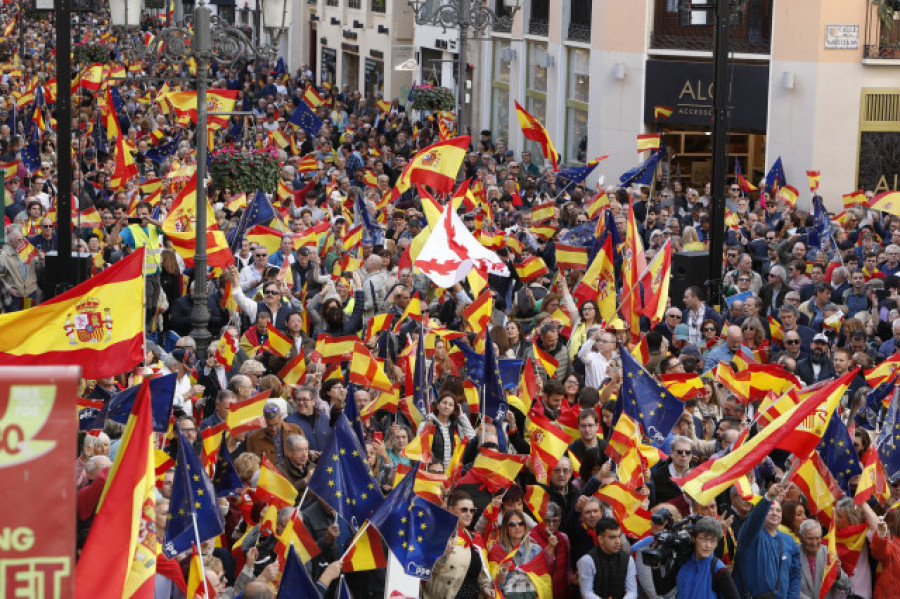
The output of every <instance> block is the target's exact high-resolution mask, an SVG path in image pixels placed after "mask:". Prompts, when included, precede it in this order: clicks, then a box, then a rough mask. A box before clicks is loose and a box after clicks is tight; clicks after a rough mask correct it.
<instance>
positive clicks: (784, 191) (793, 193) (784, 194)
mask: <svg viewBox="0 0 900 599" xmlns="http://www.w3.org/2000/svg"><path fill="white" fill-rule="evenodd" d="M798 197H800V192H798V191H797V188H796V187H791V186H790V185H784V186H782V187H779V188H778V192H777V193H776V194H775V199H776V200H781V201H782V202H784V203H785V204H788V205H789V206H794V205H795V204H796V203H797V198H798Z"/></svg>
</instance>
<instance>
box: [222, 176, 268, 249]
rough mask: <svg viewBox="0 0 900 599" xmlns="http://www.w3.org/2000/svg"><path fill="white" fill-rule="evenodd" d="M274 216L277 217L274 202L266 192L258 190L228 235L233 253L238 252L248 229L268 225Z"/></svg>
mask: <svg viewBox="0 0 900 599" xmlns="http://www.w3.org/2000/svg"><path fill="white" fill-rule="evenodd" d="M273 218H275V209H274V208H272V202H270V201H269V198H267V197H266V194H264V193H263V192H261V191H257V192H256V195H254V196H253V199H252V200H250V203H249V204H248V205H247V208H246V210H244V213H243V214H242V215H241V220H239V221H238V224H237V226H236V227H235V228H234V229H232V230H231V231H230V232H229V233H228V235H227V236H226V237H227V239H228V245H229V247H230V248H231V251H232V253H236V252H237V251H238V250H239V249H240V247H241V239H243V237H244V235H245V234H246V233H247V230H248V229H250V228H251V227H253V226H254V225H268V224H269V223H270V222H271V221H272V219H273Z"/></svg>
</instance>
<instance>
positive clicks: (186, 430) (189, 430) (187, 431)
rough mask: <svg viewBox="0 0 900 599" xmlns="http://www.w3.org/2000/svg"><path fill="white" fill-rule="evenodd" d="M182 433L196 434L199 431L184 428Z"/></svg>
mask: <svg viewBox="0 0 900 599" xmlns="http://www.w3.org/2000/svg"><path fill="white" fill-rule="evenodd" d="M181 432H183V433H196V432H197V429H196V428H182V429H181Z"/></svg>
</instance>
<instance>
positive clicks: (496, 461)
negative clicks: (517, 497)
mask: <svg viewBox="0 0 900 599" xmlns="http://www.w3.org/2000/svg"><path fill="white" fill-rule="evenodd" d="M527 459H528V456H526V455H510V454H506V453H501V452H499V451H494V450H493V449H488V448H486V447H482V448H481V449H480V450H479V454H478V457H476V458H475V463H474V464H473V465H472V470H471V471H470V472H471V473H472V474H473V475H474V476H475V477H476V478H478V479H479V480H481V481H482V482H483V483H484V485H485V486H486V487H487V489H488V490H489V491H490V492H491V493H495V492H496V491H497V490H499V489H507V488H509V486H510V485H511V484H512V483H513V481H514V480H515V479H516V477H517V476H518V475H519V471H521V470H522V467H523V466H524V465H525V460H527Z"/></svg>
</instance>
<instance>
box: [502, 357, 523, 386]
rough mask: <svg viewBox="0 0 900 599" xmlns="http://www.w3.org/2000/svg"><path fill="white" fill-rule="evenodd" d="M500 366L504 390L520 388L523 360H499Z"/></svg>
mask: <svg viewBox="0 0 900 599" xmlns="http://www.w3.org/2000/svg"><path fill="white" fill-rule="evenodd" d="M497 363H498V364H499V366H500V380H501V381H503V388H504V389H515V388H516V387H518V386H519V379H520V378H521V376H522V360H513V359H510V358H504V359H501V360H497Z"/></svg>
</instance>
